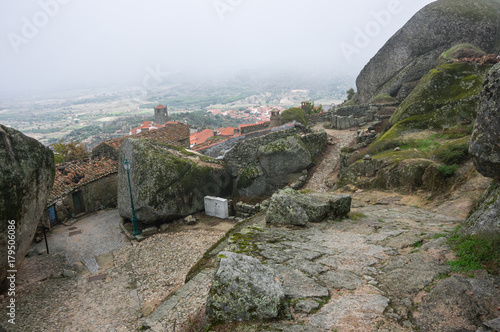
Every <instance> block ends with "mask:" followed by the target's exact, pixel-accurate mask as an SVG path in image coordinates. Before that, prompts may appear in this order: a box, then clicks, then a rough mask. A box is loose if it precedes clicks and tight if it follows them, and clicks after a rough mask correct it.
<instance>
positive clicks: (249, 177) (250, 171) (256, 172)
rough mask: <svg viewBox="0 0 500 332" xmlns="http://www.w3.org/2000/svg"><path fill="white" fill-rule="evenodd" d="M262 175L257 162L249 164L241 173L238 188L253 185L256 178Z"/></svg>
mask: <svg viewBox="0 0 500 332" xmlns="http://www.w3.org/2000/svg"><path fill="white" fill-rule="evenodd" d="M261 175H262V171H261V169H260V168H259V166H258V165H257V164H256V163H252V164H250V165H248V166H247V167H246V168H245V169H244V170H243V171H242V172H241V174H240V177H239V179H238V183H237V185H236V186H237V188H238V189H244V188H248V187H250V186H251V185H252V183H253V182H254V180H255V179H256V178H258V177H259V176H261Z"/></svg>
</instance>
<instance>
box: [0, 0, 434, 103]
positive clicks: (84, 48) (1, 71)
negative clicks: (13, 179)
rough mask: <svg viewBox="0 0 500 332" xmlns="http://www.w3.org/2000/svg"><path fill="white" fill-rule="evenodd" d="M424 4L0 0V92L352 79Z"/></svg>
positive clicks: (419, 0)
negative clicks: (304, 76)
mask: <svg viewBox="0 0 500 332" xmlns="http://www.w3.org/2000/svg"><path fill="white" fill-rule="evenodd" d="M431 2H433V1H432V0H412V1H410V0H400V1H398V0H350V1H333V0H307V1H306V0H300V1H299V0H141V1H138V0H119V1H118V0H107V1H103V0H22V1H7V0H1V2H0V35H1V39H0V40H1V41H0V50H1V55H2V57H1V59H0V91H1V93H2V94H9V93H13V92H16V93H18V92H23V93H26V92H32V91H33V92H39V91H44V90H58V89H68V88H80V87H91V86H96V87H105V86H107V85H115V84H127V85H134V86H139V85H141V84H143V81H144V78H145V77H147V76H148V75H151V71H152V72H156V71H159V72H160V73H161V75H164V74H165V73H169V72H179V71H181V72H184V71H186V72H187V71H189V72H196V73H199V74H200V75H217V73H237V72H238V71H240V70H249V69H250V70H258V69H259V68H263V67H265V68H277V69H281V68H282V69H283V70H288V71H291V70H304V69H307V70H324V71H327V70H331V69H334V70H336V71H338V72H339V73H346V74H351V75H353V76H356V75H357V74H358V73H359V71H360V70H361V69H362V68H363V66H364V65H365V64H366V63H367V61H368V60H369V59H370V58H371V57H372V56H373V55H374V54H375V53H376V51H377V50H378V49H379V48H380V47H381V46H382V45H383V44H384V43H385V42H386V41H387V40H388V39H389V38H390V37H391V36H392V35H393V34H394V33H395V32H396V31H397V30H398V29H399V28H401V27H402V26H403V25H404V24H405V23H406V22H407V21H408V20H409V19H410V18H411V17H412V16H413V15H414V14H415V13H416V12H417V11H418V10H420V9H421V8H422V7H424V6H425V5H427V4H429V3H431Z"/></svg>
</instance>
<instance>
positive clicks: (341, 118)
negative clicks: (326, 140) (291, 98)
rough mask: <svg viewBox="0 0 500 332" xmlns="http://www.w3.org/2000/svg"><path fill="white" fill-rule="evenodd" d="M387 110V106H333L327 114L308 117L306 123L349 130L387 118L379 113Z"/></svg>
mask: <svg viewBox="0 0 500 332" xmlns="http://www.w3.org/2000/svg"><path fill="white" fill-rule="evenodd" d="M387 108H388V107H387V105H368V104H364V105H352V106H333V107H332V108H331V109H330V110H329V111H327V112H324V113H318V114H311V115H309V116H308V118H307V121H308V124H309V125H315V124H318V123H325V122H326V123H328V126H329V127H330V128H332V129H349V128H354V127H358V126H362V125H364V124H366V123H367V122H370V121H374V120H381V119H383V118H385V117H387V116H384V115H383V114H382V113H381V110H386V109H387ZM391 111H392V112H394V109H392V108H391ZM392 112H391V114H392ZM384 114H385V113H384Z"/></svg>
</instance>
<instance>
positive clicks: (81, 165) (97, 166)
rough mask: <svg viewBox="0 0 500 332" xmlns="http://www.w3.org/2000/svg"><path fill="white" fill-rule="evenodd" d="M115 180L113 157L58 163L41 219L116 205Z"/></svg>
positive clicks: (58, 219) (61, 218) (57, 219)
mask: <svg viewBox="0 0 500 332" xmlns="http://www.w3.org/2000/svg"><path fill="white" fill-rule="evenodd" d="M117 184H118V163H117V162H116V161H115V160H112V159H108V158H104V157H99V158H97V159H88V160H85V161H83V162H80V161H71V162H67V163H62V164H58V165H56V174H55V180H54V187H53V189H52V192H51V193H50V196H49V201H48V204H47V211H46V214H47V215H45V218H44V220H47V219H48V220H49V221H50V225H53V224H55V223H58V222H64V221H65V220H67V219H70V218H73V217H75V216H78V215H81V214H83V213H88V212H95V211H98V210H102V209H104V208H109V207H115V206H116V197H117Z"/></svg>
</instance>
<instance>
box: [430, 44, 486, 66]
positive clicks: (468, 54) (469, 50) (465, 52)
mask: <svg viewBox="0 0 500 332" xmlns="http://www.w3.org/2000/svg"><path fill="white" fill-rule="evenodd" d="M484 55H486V52H484V51H483V50H481V49H479V48H477V47H476V46H474V45H471V44H458V45H455V46H453V47H452V48H450V49H449V50H447V51H445V52H443V54H441V55H440V56H439V59H438V65H442V64H445V63H447V62H450V61H452V60H456V59H463V58H480V57H482V56H484Z"/></svg>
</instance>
